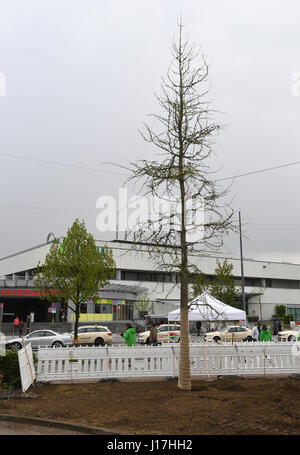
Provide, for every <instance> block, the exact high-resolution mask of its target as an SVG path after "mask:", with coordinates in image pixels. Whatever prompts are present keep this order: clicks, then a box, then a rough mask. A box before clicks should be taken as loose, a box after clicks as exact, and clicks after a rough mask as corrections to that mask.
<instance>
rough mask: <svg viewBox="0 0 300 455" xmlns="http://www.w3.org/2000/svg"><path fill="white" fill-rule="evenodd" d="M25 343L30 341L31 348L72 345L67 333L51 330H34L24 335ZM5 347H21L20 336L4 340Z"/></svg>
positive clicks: (13, 348)
mask: <svg viewBox="0 0 300 455" xmlns="http://www.w3.org/2000/svg"><path fill="white" fill-rule="evenodd" d="M24 342H25V344H28V343H31V346H32V348H36V347H38V346H48V347H52V348H59V347H63V346H72V345H73V340H72V338H71V336H70V335H69V334H61V333H57V332H54V331H53V330H35V331H34V332H31V333H28V335H25V336H24ZM5 347H6V349H12V350H14V351H18V350H19V349H22V347H23V341H22V338H20V337H16V338H11V339H8V340H6V343H5Z"/></svg>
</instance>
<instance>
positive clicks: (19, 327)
mask: <svg viewBox="0 0 300 455" xmlns="http://www.w3.org/2000/svg"><path fill="white" fill-rule="evenodd" d="M24 325H25V324H24V321H23V319H22V318H20V321H19V326H18V329H19V337H20V338H21V337H22V335H23V328H24Z"/></svg>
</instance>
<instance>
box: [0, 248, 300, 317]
mask: <svg viewBox="0 0 300 455" xmlns="http://www.w3.org/2000/svg"><path fill="white" fill-rule="evenodd" d="M96 243H97V247H98V248H99V249H100V248H102V247H103V246H104V245H105V244H107V245H108V247H109V248H111V249H112V250H113V255H114V259H115V261H116V274H115V277H114V279H113V280H111V282H110V284H109V285H107V286H105V287H104V288H102V289H99V297H98V298H97V299H96V300H95V301H92V300H89V301H87V302H86V303H85V304H83V305H82V306H81V313H80V322H101V321H103V322H104V321H118V320H120V321H121V320H122V321H124V320H131V319H133V318H134V317H135V315H136V312H137V310H136V304H137V302H139V301H140V300H141V299H142V298H143V297H145V296H147V298H148V299H149V303H150V307H151V308H150V310H149V313H152V314H156V315H161V316H166V315H167V314H168V312H169V311H172V310H173V309H175V308H176V307H178V306H179V302H180V300H179V299H180V288H179V284H178V275H177V273H176V272H175V271H174V270H172V269H168V270H161V269H160V267H159V264H157V262H156V261H155V260H154V258H152V257H151V256H150V255H149V252H148V249H147V245H143V244H136V243H133V242H129V241H112V242H104V241H97V242H96ZM49 249H50V244H43V245H39V246H36V247H34V248H31V249H28V250H25V251H21V252H19V253H16V254H13V255H10V256H7V257H5V258H3V259H0V276H1V277H2V278H1V280H0V299H1V302H2V303H4V318H6V320H8V319H9V318H12V317H13V315H14V314H19V315H21V316H23V317H26V316H27V315H29V314H30V313H34V320H35V321H36V322H45V321H47V320H49V317H50V318H51V317H52V318H53V313H52V314H51V313H50V311H52V310H56V313H55V318H57V314H58V312H59V309H60V308H64V304H63V301H62V298H61V296H60V295H59V293H58V291H57V290H55V289H54V290H52V291H51V292H53V293H54V295H55V296H56V297H57V302H56V305H54V306H53V305H52V306H51V304H49V302H48V301H47V300H44V297H45V296H43V295H40V294H39V292H38V291H36V290H35V289H34V284H33V277H34V270H35V268H36V266H37V264H38V262H39V261H40V262H41V263H43V261H44V259H45V257H46V255H47V253H48V251H49ZM167 255H168V252H167V250H166V256H167ZM225 259H227V261H228V262H229V263H231V264H232V265H233V275H234V277H235V282H236V286H237V288H240V284H241V277H240V270H241V266H240V260H239V259H237V258H234V257H231V256H230V255H229V254H224V253H219V254H211V253H210V254H208V253H203V252H200V251H199V252H197V251H194V252H193V253H192V254H190V255H189V263H191V264H195V265H197V267H198V268H199V269H200V270H201V271H202V273H204V274H206V275H208V276H209V277H212V278H213V276H214V273H215V269H216V266H217V264H216V261H217V260H219V261H221V262H223V261H224V260H225ZM165 262H167V261H165ZM244 275H245V293H246V303H247V315H248V316H256V317H258V318H259V319H260V320H270V319H271V318H272V315H273V314H274V313H275V307H276V306H277V305H284V306H286V308H287V313H288V314H292V315H293V316H294V320H295V321H299V320H300V264H292V263H284V262H271V261H261V260H254V259H247V258H245V259H244ZM190 286H192V277H191V283H190ZM64 309H66V308H64ZM67 317H68V320H69V321H72V319H73V318H74V313H73V312H72V311H71V310H70V309H69V310H68V312H67Z"/></svg>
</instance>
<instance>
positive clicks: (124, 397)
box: [0, 378, 300, 435]
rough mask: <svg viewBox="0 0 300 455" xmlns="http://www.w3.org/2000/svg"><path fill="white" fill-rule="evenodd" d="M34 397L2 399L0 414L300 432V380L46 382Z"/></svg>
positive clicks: (176, 428) (167, 428)
mask: <svg viewBox="0 0 300 455" xmlns="http://www.w3.org/2000/svg"><path fill="white" fill-rule="evenodd" d="M34 392H35V393H37V394H38V397H37V398H36V399H34V400H16V399H11V400H0V413H5V414H14V415H23V416H34V417H40V418H44V419H54V420H64V421H68V422H72V423H77V424H82V425H91V426H97V427H102V428H107V429H111V430H113V431H115V432H118V431H121V432H125V433H128V434H158V435H159V434H160V435H176V434H178V435H180V434H185V435H198V434H209V435H220V434H240V435H251V434H299V432H300V418H299V417H300V409H299V407H298V406H297V403H298V400H299V399H300V381H299V379H297V378H283V379H275V378H272V379H271V378H269V379H267V378H266V379H263V378H262V379H256V378H252V379H241V378H234V379H225V378H220V379H215V380H212V381H205V380H195V381H193V389H192V392H185V391H182V390H179V389H178V388H177V382H176V381H161V382H158V381H153V382H149V381H147V382H100V383H93V384H91V383H89V384H68V385H45V386H43V387H39V388H37V389H35V390H34Z"/></svg>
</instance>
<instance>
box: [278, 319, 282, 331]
mask: <svg viewBox="0 0 300 455" xmlns="http://www.w3.org/2000/svg"><path fill="white" fill-rule="evenodd" d="M281 330H282V325H281V321H280V320H279V321H278V325H277V333H279V332H281Z"/></svg>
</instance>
